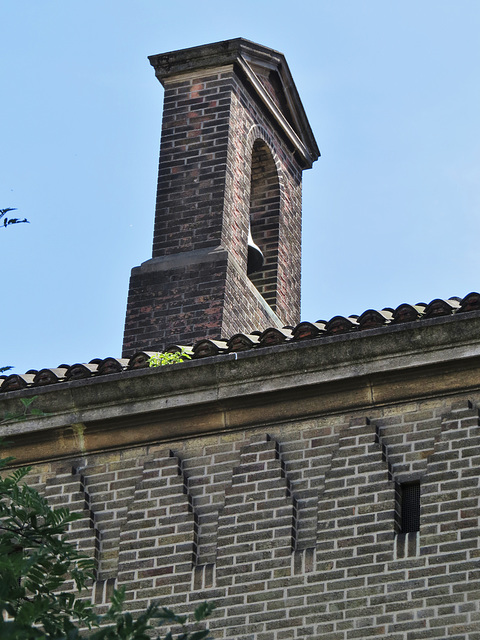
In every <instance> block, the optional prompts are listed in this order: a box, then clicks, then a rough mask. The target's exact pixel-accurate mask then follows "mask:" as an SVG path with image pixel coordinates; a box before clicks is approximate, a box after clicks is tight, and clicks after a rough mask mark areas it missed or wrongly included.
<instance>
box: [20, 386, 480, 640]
mask: <svg viewBox="0 0 480 640" xmlns="http://www.w3.org/2000/svg"><path fill="white" fill-rule="evenodd" d="M474 400H475V398H474ZM476 401H477V402H478V401H480V397H479V398H476ZM479 451H480V426H479V413H478V410H477V408H476V406H475V405H474V404H473V403H472V402H467V400H466V399H464V398H459V399H443V400H442V399H439V400H426V401H423V402H418V403H417V402H416V403H410V404H408V405H407V404H405V405H403V406H402V405H399V406H396V407H390V408H385V409H377V410H374V411H372V412H371V414H370V416H368V418H367V416H365V415H350V416H349V415H343V416H342V415H334V416H322V417H319V418H317V419H310V420H308V421H305V422H297V423H289V424H277V425H269V427H268V432H266V430H265V429H264V428H261V427H258V428H255V429H249V430H246V431H232V432H229V433H223V434H220V435H212V436H204V437H202V438H195V437H192V438H190V439H186V440H182V441H178V442H171V443H169V444H168V448H167V447H165V446H164V445H162V444H159V445H155V446H152V445H151V446H148V447H147V446H145V447H143V448H142V447H140V448H136V449H131V450H125V451H122V452H117V453H108V454H97V455H94V456H89V457H88V459H87V458H86V459H85V460H73V461H71V463H68V462H66V461H63V462H53V463H51V464H50V465H47V464H42V465H38V467H35V468H34V470H33V471H32V474H31V477H32V482H33V483H34V485H35V486H37V487H38V488H39V489H41V490H42V491H43V492H44V493H45V495H46V496H47V497H48V499H49V500H50V501H51V502H52V504H55V505H60V504H61V505H69V506H70V507H71V508H73V509H75V510H78V511H79V512H80V513H82V516H83V517H82V519H81V520H80V521H79V523H78V528H76V529H75V531H72V535H73V536H75V538H76V539H78V541H79V544H80V545H81V546H82V548H84V549H85V550H86V551H87V552H88V553H91V554H93V555H94V554H95V553H97V566H98V575H97V583H96V585H95V599H96V601H97V602H99V603H102V602H104V601H105V598H106V597H107V594H108V591H109V590H110V591H111V589H112V588H113V584H114V581H115V583H116V584H117V585H125V587H126V589H127V599H128V606H129V607H130V608H131V609H133V610H140V609H141V608H142V607H144V606H145V605H146V603H147V602H148V601H149V600H151V599H160V600H161V601H162V602H164V603H165V604H168V605H172V606H175V607H176V608H177V609H178V610H179V611H184V610H185V611H186V610H191V608H192V607H193V606H194V603H196V602H197V601H199V600H203V599H205V598H208V599H214V600H215V601H216V602H217V605H218V607H217V610H216V612H215V614H214V617H213V618H212V622H211V627H212V629H213V632H214V635H215V637H216V638H224V639H227V638H228V639H232V638H235V639H236V640H247V639H249V640H252V639H253V638H255V640H256V639H259V638H261V639H263V640H273V639H275V640H277V639H280V638H299V639H305V640H306V639H307V638H313V637H315V638H317V637H320V636H322V637H324V638H325V639H326V640H338V639H341V640H353V639H355V638H374V637H377V638H389V639H390V638H394V639H395V640H412V639H419V640H420V639H422V638H432V639H435V640H443V639H445V638H462V640H464V639H466V640H478V638H479V619H480V606H479V605H480V568H479V567H480V565H479V558H480V544H479V541H480V534H479V531H480V456H479V453H478V452H479ZM409 478H418V479H420V482H421V519H420V521H421V526H420V531H419V532H418V533H411V534H408V535H402V534H401V533H400V532H399V525H398V517H397V514H396V510H397V508H398V505H397V499H398V496H397V493H396V484H397V483H398V482H403V481H404V480H405V479H409Z"/></svg>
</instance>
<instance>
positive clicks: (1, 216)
mask: <svg viewBox="0 0 480 640" xmlns="http://www.w3.org/2000/svg"><path fill="white" fill-rule="evenodd" d="M10 211H16V209H15V208H13V209H12V208H11V207H7V208H6V209H0V228H2V227H3V228H5V227H8V226H10V225H11V224H22V222H28V220H27V219H26V218H24V219H23V220H20V218H7V213H9V212H10Z"/></svg>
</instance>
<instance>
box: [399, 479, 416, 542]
mask: <svg viewBox="0 0 480 640" xmlns="http://www.w3.org/2000/svg"><path fill="white" fill-rule="evenodd" d="M400 500H401V519H400V526H401V532H402V533H413V532H414V531H420V482H410V483H408V484H402V485H400Z"/></svg>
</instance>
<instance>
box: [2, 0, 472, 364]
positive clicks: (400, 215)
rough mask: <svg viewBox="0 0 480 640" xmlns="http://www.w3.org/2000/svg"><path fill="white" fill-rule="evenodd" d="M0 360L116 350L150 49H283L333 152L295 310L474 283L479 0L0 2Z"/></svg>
mask: <svg viewBox="0 0 480 640" xmlns="http://www.w3.org/2000/svg"><path fill="white" fill-rule="evenodd" d="M0 24H1V25H2V45H1V46H2V55H1V58H0V87H1V93H2V100H1V118H0V148H1V154H0V163H1V167H0V208H3V207H7V206H9V207H17V208H18V213H19V215H20V216H22V217H24V216H25V217H27V218H28V219H29V220H30V221H31V224H30V225H21V226H17V227H12V228H10V229H8V230H3V231H2V230H0V255H1V285H0V286H1V294H2V295H1V313H0V336H1V338H0V364H12V365H15V369H14V371H15V372H17V373H22V372H24V371H26V370H27V369H29V368H37V369H38V368H42V367H53V366H57V365H58V364H60V363H67V364H73V363H74V362H79V361H80V362H87V361H89V360H90V359H92V358H94V357H106V356H111V355H112V356H119V355H120V353H121V345H122V333H123V323H124V315H125V304H126V296H127V290H128V279H129V274H130V269H131V268H132V267H133V266H135V265H138V264H140V263H141V262H143V261H144V260H147V259H148V258H149V257H150V256H151V241H152V229H153V216H154V202H155V189H156V172H157V162H158V150H159V136H160V125H161V114H162V95H163V94H162V88H161V86H160V84H159V83H158V81H157V80H156V79H155V77H154V73H153V69H152V68H151V67H150V65H149V63H148V61H147V59H146V57H147V55H151V54H156V53H161V52H164V51H170V50H173V49H180V48H183V47H190V46H195V45H198V44H203V43H207V42H214V41H218V40H224V39H228V38H235V37H239V36H242V37H244V38H248V39H250V40H254V41H256V42H259V43H261V44H263V45H266V46H269V47H272V48H274V49H278V50H280V51H282V52H283V53H284V54H285V56H286V58H287V60H288V63H289V66H290V69H291V71H292V73H293V76H294V79H295V82H296V84H297V88H298V90H299V93H300V96H301V98H302V101H303V103H304V106H305V110H306V112H307V115H308V118H309V121H310V124H311V126H312V129H313V131H314V133H315V135H316V138H317V142H318V145H319V147H320V150H321V153H322V157H321V158H320V159H319V161H318V162H317V163H315V165H314V167H313V169H311V170H309V171H307V172H305V174H304V213H303V224H304V246H303V287H302V300H303V304H302V317H303V319H305V320H313V321H315V320H318V319H320V318H321V319H329V318H330V317H332V316H334V315H337V314H342V315H349V314H354V313H357V314H359V313H361V312H362V311H364V310H365V309H367V308H377V309H380V308H382V307H385V306H391V307H395V306H397V305H398V304H400V303H402V302H410V303H416V302H419V301H424V302H428V301H430V300H431V299H433V298H436V297H440V298H447V297H450V296H454V295H458V296H464V295H466V294H467V293H468V292H470V291H472V290H479V289H480V282H479V272H480V268H479V267H480V257H479V251H478V238H479V236H480V215H479V214H480V82H479V69H480V44H479V37H478V34H479V33H480V3H478V1H477V0H455V1H454V0H403V1H402V2H399V1H398V2H397V1H394V0H364V1H362V0H329V1H327V0H316V1H314V2H313V1H311V2H310V1H304V2H302V3H296V4H295V3H292V2H284V1H276V2H270V1H266V2H262V0H256V1H255V2H252V1H251V0H244V1H243V2H241V3H237V2H235V3H233V2H226V1H225V0H224V1H223V2H217V1H207V2H203V3H199V2H192V1H190V0H184V1H182V2H179V1H177V2H164V1H163V0H156V1H154V0H136V1H135V2H132V1H131V0H130V1H126V0H116V1H107V0H85V1H84V2H81V3H79V2H73V1H71V0H56V1H54V0H42V1H39V0H0Z"/></svg>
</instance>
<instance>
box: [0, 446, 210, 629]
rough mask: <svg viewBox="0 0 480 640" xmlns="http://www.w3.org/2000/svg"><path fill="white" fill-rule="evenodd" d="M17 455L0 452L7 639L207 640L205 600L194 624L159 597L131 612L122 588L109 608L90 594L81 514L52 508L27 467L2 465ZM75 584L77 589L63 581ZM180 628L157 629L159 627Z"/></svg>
mask: <svg viewBox="0 0 480 640" xmlns="http://www.w3.org/2000/svg"><path fill="white" fill-rule="evenodd" d="M11 462H12V458H3V459H0V612H3V615H2V616H0V638H1V639H2V640H151V639H152V638H156V639H157V640H174V639H176V640H208V638H209V637H210V636H209V631H208V629H203V628H198V623H200V622H202V621H203V620H204V619H205V618H206V617H207V616H208V615H210V613H211V612H212V609H213V605H212V604H209V603H203V604H201V605H199V606H198V607H197V608H196V609H195V611H194V614H193V617H194V621H193V623H189V621H188V619H187V617H186V616H179V615H177V614H175V613H174V612H173V611H171V610H170V609H168V608H166V607H162V606H160V605H159V604H157V603H153V604H151V605H150V606H149V607H148V608H147V609H146V610H145V611H144V612H143V613H141V614H140V615H139V616H138V617H136V618H134V617H133V616H132V614H131V613H129V612H128V611H127V612H125V611H124V610H123V604H124V598H125V595H124V590H123V589H119V590H116V591H115V592H114V595H113V597H112V602H111V604H110V607H109V610H108V612H107V613H106V614H105V615H102V616H101V615H98V614H97V613H96V612H95V608H94V605H93V604H92V602H91V601H90V600H89V599H88V598H85V588H86V587H88V586H90V585H91V584H92V581H93V579H94V572H93V560H91V559H90V558H88V557H87V556H86V555H85V554H83V553H81V552H80V551H78V549H77V548H76V546H75V545H74V544H73V543H72V542H71V541H70V540H69V538H68V528H69V526H70V524H71V523H73V522H74V521H75V520H77V519H78V518H80V517H81V516H80V514H75V513H71V512H70V511H69V510H68V509H67V508H65V507H61V508H55V509H53V508H52V507H50V505H49V504H48V502H47V501H46V499H45V498H43V497H42V496H41V495H40V494H39V493H38V492H37V491H36V490H35V489H33V488H32V487H30V486H29V485H28V484H27V483H26V482H24V480H25V478H26V476H27V474H28V472H29V469H28V468H25V469H20V470H16V471H12V472H10V473H9V474H7V475H5V473H4V472H5V468H6V467H7V465H8V464H10V463H11ZM67 583H69V586H70V585H72V583H73V590H65V585H66V584H67ZM165 625H166V626H170V627H171V626H174V627H176V628H177V629H180V630H179V631H178V633H176V634H173V633H172V631H168V632H167V633H166V635H162V636H159V635H152V633H154V632H157V633H158V628H159V627H161V626H165Z"/></svg>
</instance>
